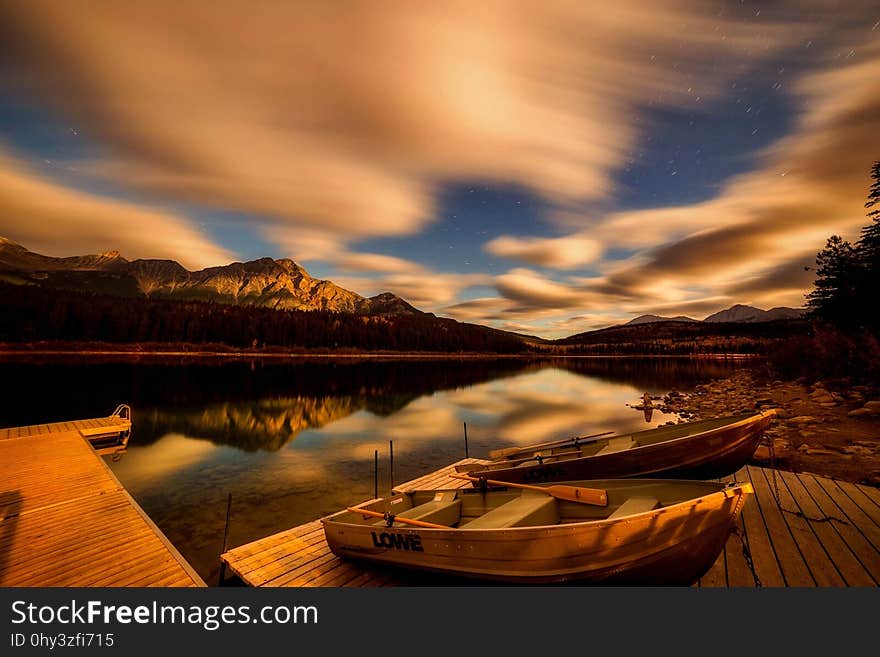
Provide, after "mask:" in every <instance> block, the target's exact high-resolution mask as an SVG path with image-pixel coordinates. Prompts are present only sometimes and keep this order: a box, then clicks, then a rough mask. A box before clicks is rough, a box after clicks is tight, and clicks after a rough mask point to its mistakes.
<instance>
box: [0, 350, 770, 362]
mask: <svg viewBox="0 0 880 657" xmlns="http://www.w3.org/2000/svg"><path fill="white" fill-rule="evenodd" d="M7 356H138V357H168V356H175V357H194V358H279V359H280V358H286V359H296V358H365V359H367V358H388V359H394V358H401V359H403V358H413V359H415V358H423V359H465V358H474V359H499V358H522V359H557V358H560V359H562V358H564V359H569V358H570V359H603V360H604V359H612V358H619V359H647V358H650V359H706V360H744V361H745V360H761V359H763V358H764V355H763V354H736V353H694V354H554V353H539V352H528V353H510V354H507V353H498V354H495V353H481V352H460V353H459V352H434V351H424V352H419V351H415V352H413V351H409V352H403V351H402V352H364V353H357V352H353V353H345V352H272V351H207V350H198V351H185V350H159V349H145V350H138V349H119V350H116V349H0V358H4V357H7Z"/></svg>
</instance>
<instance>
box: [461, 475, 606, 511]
mask: <svg viewBox="0 0 880 657" xmlns="http://www.w3.org/2000/svg"><path fill="white" fill-rule="evenodd" d="M449 476H450V477H454V478H455V479H467V480H468V481H480V478H479V477H469V476H467V475H460V474H453V475H449ZM486 483H487V484H492V485H493V486H507V487H508V488H522V489H523V490H536V491H539V492H541V493H547V494H548V495H550V496H552V497H555V498H556V499H559V500H567V501H569V502H580V503H581V504H594V505H595V506H608V493H607V492H606V491H604V490H602V489H601V488H585V487H583V486H565V485H563V484H555V485H553V486H532V485H531V484H513V483H510V482H509V481H498V480H497V479H486Z"/></svg>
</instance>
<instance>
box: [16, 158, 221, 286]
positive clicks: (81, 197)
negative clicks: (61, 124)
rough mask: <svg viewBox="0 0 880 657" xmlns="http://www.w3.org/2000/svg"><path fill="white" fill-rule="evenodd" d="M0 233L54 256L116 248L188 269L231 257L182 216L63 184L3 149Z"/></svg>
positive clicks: (129, 253)
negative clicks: (174, 260) (46, 176)
mask: <svg viewBox="0 0 880 657" xmlns="http://www.w3.org/2000/svg"><path fill="white" fill-rule="evenodd" d="M0 236H3V237H8V238H10V239H12V240H14V241H16V242H19V243H22V244H24V245H25V246H26V247H27V248H29V249H31V250H33V251H37V252H40V253H44V254H46V255H54V256H69V255H77V254H81V253H94V252H96V251H111V250H114V249H118V250H120V251H122V253H123V254H124V255H125V256H126V257H128V258H155V257H169V258H174V259H176V260H178V261H179V262H180V263H181V264H183V265H184V266H185V267H189V268H191V269H199V268H201V267H207V266H210V265H218V264H225V263H227V262H230V261H231V260H234V259H235V254H234V253H231V252H229V251H227V250H225V249H223V248H221V247H219V246H217V245H216V244H214V243H213V242H212V241H211V240H210V239H209V238H208V237H207V236H206V235H204V234H202V233H201V232H199V231H198V230H196V229H195V228H193V227H192V226H191V225H190V224H189V223H188V222H187V221H186V220H185V219H183V218H181V217H175V216H173V215H170V214H166V213H164V212H160V211H158V210H155V211H154V210H150V209H149V208H146V207H144V206H141V205H135V204H132V203H124V202H122V201H117V200H114V199H108V198H104V197H101V196H97V195H94V194H88V193H85V192H79V191H75V190H73V189H70V188H67V187H64V186H63V185H60V184H58V183H56V182H53V181H51V180H48V179H46V178H44V177H41V176H39V175H37V174H36V173H34V172H32V171H30V170H28V169H27V168H26V167H25V166H24V165H23V164H22V163H20V162H19V161H17V160H16V159H14V158H12V157H11V156H9V155H4V153H3V150H2V148H0Z"/></svg>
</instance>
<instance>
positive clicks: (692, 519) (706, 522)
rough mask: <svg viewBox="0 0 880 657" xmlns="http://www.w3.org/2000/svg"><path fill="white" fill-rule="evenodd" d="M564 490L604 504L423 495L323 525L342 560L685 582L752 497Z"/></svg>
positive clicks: (711, 487) (725, 492)
mask: <svg viewBox="0 0 880 657" xmlns="http://www.w3.org/2000/svg"><path fill="white" fill-rule="evenodd" d="M569 483H570V484H572V485H575V486H589V487H598V488H599V489H601V490H602V491H604V492H605V493H606V497H605V499H606V500H607V505H606V506H600V505H596V504H590V503H583V502H582V501H571V500H570V499H563V498H564V497H565V496H560V497H556V496H554V495H549V494H547V493H546V492H541V491H539V490H535V488H543V487H530V488H531V489H529V490H522V489H519V488H513V487H510V486H507V487H498V488H487V489H475V488H468V489H461V490H424V491H413V492H408V493H403V494H399V495H394V496H393V497H390V498H386V499H379V500H373V501H370V502H366V503H364V504H362V505H361V506H359V507H356V508H351V509H347V510H345V511H340V512H339V513H336V514H334V515H332V516H329V517H327V518H324V519H322V523H323V525H324V532H325V535H326V538H327V543H328V544H329V546H330V549H331V550H332V551H333V553H334V554H336V555H337V556H339V557H342V558H348V559H355V560H361V561H368V562H374V563H379V564H386V565H390V566H397V567H403V568H409V569H418V570H422V571H430V572H434V573H443V574H446V575H453V576H456V577H467V578H478V579H484V580H492V581H505V582H515V583H553V582H567V581H572V582H584V583H597V584H617V583H626V584H639V585H690V584H692V583H693V582H695V581H696V580H697V579H699V578H700V577H701V576H702V575H703V574H705V572H706V571H707V570H708V569H709V568H710V567H711V565H712V564H713V563H714V562H715V560H716V559H717V557H718V555H719V554H720V553H721V550H722V549H723V547H724V544H725V542H726V541H727V539H728V536H729V535H730V531H731V527H732V525H733V523H734V522H735V521H736V518H737V516H738V514H739V513H740V511H741V509H742V506H743V504H744V502H745V499H746V495H748V494H750V493H751V492H752V487H751V485H750V484H748V483H739V484H722V483H717V482H701V481H682V480H660V479H616V480H598V481H585V482H569ZM546 488H547V489H549V488H551V487H549V486H547V487H546ZM557 488H563V489H565V488H570V486H569V487H566V486H559V487H557ZM591 490H594V488H591ZM367 514H369V515H367ZM392 514H393V515H392ZM376 516H379V517H378V518H377V517H376ZM383 516H384V518H383ZM414 523H417V524H419V525H421V526H412V525H413V524H414Z"/></svg>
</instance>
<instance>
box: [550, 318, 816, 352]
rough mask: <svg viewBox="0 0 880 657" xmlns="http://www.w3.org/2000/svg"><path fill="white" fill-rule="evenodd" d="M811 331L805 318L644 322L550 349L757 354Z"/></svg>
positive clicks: (587, 335)
mask: <svg viewBox="0 0 880 657" xmlns="http://www.w3.org/2000/svg"><path fill="white" fill-rule="evenodd" d="M810 330H811V328H810V324H809V322H808V321H807V320H805V319H782V320H778V321H772V322H705V321H704V322H697V321H690V322H674V321H660V322H646V323H642V324H621V325H619V326H611V327H608V328H604V329H599V330H598V331H586V332H584V333H578V334H576V335H572V336H570V337H567V338H563V339H561V340H556V341H554V342H553V343H552V345H553V348H555V349H556V350H558V351H563V352H568V353H574V354H577V353H584V354H694V353H761V352H763V351H765V350H766V348H767V346H768V344H770V343H771V342H773V341H776V340H780V339H786V338H789V337H791V336H793V335H804V334H806V333H808V332H809V331H810Z"/></svg>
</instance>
